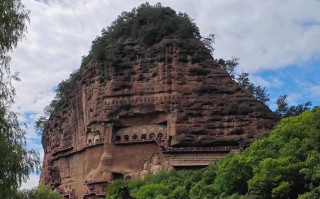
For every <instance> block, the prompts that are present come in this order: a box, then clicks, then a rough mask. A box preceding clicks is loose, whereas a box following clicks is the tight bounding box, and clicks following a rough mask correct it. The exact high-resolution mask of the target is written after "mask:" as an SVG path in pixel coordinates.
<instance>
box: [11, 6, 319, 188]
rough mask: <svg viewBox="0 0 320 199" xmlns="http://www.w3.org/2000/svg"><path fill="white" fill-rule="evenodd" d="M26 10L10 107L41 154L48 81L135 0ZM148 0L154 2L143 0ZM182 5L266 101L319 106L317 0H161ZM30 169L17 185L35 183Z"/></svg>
mask: <svg viewBox="0 0 320 199" xmlns="http://www.w3.org/2000/svg"><path fill="white" fill-rule="evenodd" d="M22 2H23V3H24V4H25V6H26V8H27V9H29V10H30V11H31V14H30V21H31V23H30V24H29V26H28V33H27V34H26V38H25V39H24V40H23V41H22V42H21V43H20V44H19V46H18V48H17V49H16V50H14V52H13V54H12V64H11V68H12V71H13V72H14V71H19V72H20V78H21V80H22V81H21V82H18V83H15V84H14V86H15V88H16V91H17V97H16V103H15V105H14V106H13V108H14V110H16V111H17V112H18V113H20V118H19V119H20V121H21V122H26V123H27V124H28V127H29V128H28V130H27V144H28V147H30V148H34V149H35V150H38V151H39V152H40V153H41V156H43V151H42V147H41V144H40V142H41V141H40V138H39V137H38V136H37V135H36V134H35V130H34V129H33V126H34V120H35V118H37V117H39V116H40V115H42V114H43V108H44V107H45V106H47V105H48V104H49V103H50V101H51V100H52V99H53V97H54V95H55V93H54V88H55V87H56V86H57V84H58V83H59V82H61V81H62V80H64V79H66V78H68V76H69V74H70V73H71V72H72V71H73V70H75V69H77V68H78V67H79V66H80V62H81V56H83V55H86V54H87V53H88V51H89V49H90V46H91V41H92V40H93V39H95V37H96V36H97V35H100V32H101V30H102V28H104V27H107V26H109V25H110V24H111V22H112V21H113V20H115V19H116V17H117V16H118V15H119V14H120V13H121V12H122V11H130V10H131V9H132V8H133V7H136V6H138V5H140V4H141V3H144V2H145V1H140V0H130V1H125V0H118V1H111V0H91V1H87V0H50V1H36V0H22ZM149 2H150V3H151V4H155V3H156V2H158V1H154V0H152V1H149ZM161 3H162V4H163V5H165V6H170V7H172V8H173V9H175V10H176V11H181V12H186V13H187V14H189V16H190V17H191V18H193V19H194V20H195V23H196V24H197V25H198V27H199V28H200V32H201V34H202V35H203V36H206V35H209V34H211V33H214V34H215V37H216V43H215V51H214V57H215V58H224V59H230V58H231V57H238V58H239V59H240V61H239V62H240V65H239V71H240V72H248V73H250V74H251V76H250V77H251V80H252V82H253V83H255V84H256V85H261V86H263V87H266V88H267V91H268V93H269V94H270V98H271V100H270V102H269V105H270V107H271V109H274V105H273V102H274V101H275V99H276V98H277V97H278V96H280V95H283V94H286V95H288V101H289V104H290V105H295V104H298V103H304V102H307V101H311V102H312V103H313V105H315V106H316V105H320V100H319V98H320V80H319V72H320V69H319V66H320V45H319V44H320V12H319V10H320V1H318V0H308V1H305V0H295V1H292V0H281V1H278V0H269V1H265V0H246V1H243V0H227V1H226V0H197V1H195V0H174V1H172V0H164V1H161ZM38 179H39V177H38V175H36V174H35V175H32V176H30V180H29V181H28V182H27V183H25V184H23V186H22V187H24V188H29V187H32V186H36V185H37V183H38Z"/></svg>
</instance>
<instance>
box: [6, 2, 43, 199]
mask: <svg viewBox="0 0 320 199" xmlns="http://www.w3.org/2000/svg"><path fill="white" fill-rule="evenodd" d="M0 13H1V14H0V31H1V32H0V157H1V159H0V198H6V199H11V198H16V197H17V189H18V187H19V186H20V184H21V183H22V181H26V180H27V179H28V176H29V174H30V172H33V171H35V170H36V169H38V168H39V155H38V154H37V153H36V152H35V151H33V150H28V149H27V148H26V146H25V130H24V128H23V127H21V125H20V124H19V122H18V119H17V114H16V113H15V112H13V111H11V110H10V107H11V105H12V103H14V96H15V90H14V88H13V87H12V84H11V82H12V80H19V78H18V77H17V74H14V75H12V74H11V72H10V55H9V53H10V52H11V51H12V50H13V48H15V47H16V46H17V44H18V41H19V40H20V39H21V38H22V37H23V36H24V33H25V31H26V22H27V21H28V20H29V18H28V13H29V12H28V11H27V10H26V9H25V8H24V6H23V4H22V3H21V1H20V0H4V1H1V2H0Z"/></svg>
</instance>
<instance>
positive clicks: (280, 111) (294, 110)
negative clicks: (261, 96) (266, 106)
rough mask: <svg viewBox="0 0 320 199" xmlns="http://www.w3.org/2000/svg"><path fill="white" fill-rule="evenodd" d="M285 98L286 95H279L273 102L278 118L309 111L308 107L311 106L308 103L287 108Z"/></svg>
mask: <svg viewBox="0 0 320 199" xmlns="http://www.w3.org/2000/svg"><path fill="white" fill-rule="evenodd" d="M287 98H288V96H287V95H281V96H279V97H278V99H277V100H276V101H275V103H276V105H277V109H276V110H275V113H276V114H277V115H278V116H280V117H289V116H297V115H299V114H301V113H302V112H304V111H306V110H310V107H311V106H312V103H311V102H310V101H308V102H306V103H304V104H298V105H295V106H290V107H289V105H288V99H287Z"/></svg>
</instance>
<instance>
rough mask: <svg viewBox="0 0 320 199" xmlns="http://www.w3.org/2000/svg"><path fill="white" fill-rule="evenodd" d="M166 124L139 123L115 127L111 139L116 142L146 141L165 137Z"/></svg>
mask: <svg viewBox="0 0 320 199" xmlns="http://www.w3.org/2000/svg"><path fill="white" fill-rule="evenodd" d="M166 137H167V126H166V125H141V126H130V127H121V128H115V130H114V132H113V135H112V141H113V142H114V143H115V144H117V143H136V142H148V141H153V140H154V139H155V138H157V139H162V140H163V139H166Z"/></svg>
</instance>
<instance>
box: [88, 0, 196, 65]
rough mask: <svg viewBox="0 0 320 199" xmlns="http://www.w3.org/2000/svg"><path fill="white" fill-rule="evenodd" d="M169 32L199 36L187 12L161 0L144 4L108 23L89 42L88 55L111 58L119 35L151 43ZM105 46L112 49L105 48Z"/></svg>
mask: <svg viewBox="0 0 320 199" xmlns="http://www.w3.org/2000/svg"><path fill="white" fill-rule="evenodd" d="M172 34H175V35H177V36H178V37H180V38H190V37H195V38H198V39H200V38H201V36H200V32H199V28H198V27H197V25H196V24H195V23H194V22H193V20H192V19H191V18H190V17H189V16H188V15H187V14H186V13H178V14H177V13H176V12H175V11H174V10H173V9H171V8H170V7H163V6H162V5H161V3H157V4H156V5H154V6H153V5H150V4H149V3H144V4H141V5H140V6H139V7H137V8H134V9H132V11H131V12H122V13H121V15H120V16H118V18H117V19H116V20H115V21H114V22H112V24H111V26H109V27H107V28H106V29H103V30H102V35H101V36H100V37H97V38H96V39H95V40H94V41H93V42H92V46H91V51H90V53H89V54H90V55H92V57H93V58H94V59H97V60H109V61H110V60H112V59H114V54H115V52H114V51H115V50H116V49H117V42H118V40H119V39H121V38H128V37H130V38H132V39H134V40H138V41H139V42H140V43H141V44H143V45H147V46H150V45H152V44H155V43H157V42H159V41H161V40H162V39H163V38H164V37H165V36H167V35H172ZM107 46H113V47H115V48H108V49H107Z"/></svg>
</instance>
